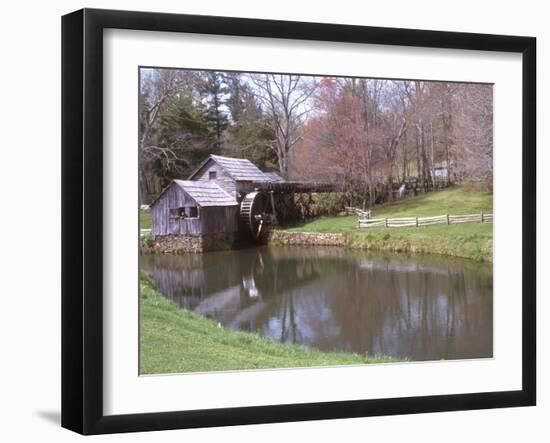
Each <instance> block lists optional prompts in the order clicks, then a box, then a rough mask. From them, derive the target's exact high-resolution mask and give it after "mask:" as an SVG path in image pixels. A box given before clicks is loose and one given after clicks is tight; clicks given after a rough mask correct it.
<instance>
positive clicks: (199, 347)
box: [140, 277, 397, 374]
mask: <svg viewBox="0 0 550 443" xmlns="http://www.w3.org/2000/svg"><path fill="white" fill-rule="evenodd" d="M140 289H141V291H140V294H141V296H140V301H141V306H140V319H141V320H140V345H141V348H140V373H141V374H166V373H177V372H204V371H228V370H243V369H259V368H297V367H311V366H337V365H346V364H366V363H389V362H392V361H397V360H396V359H392V358H390V357H383V356H381V357H374V356H373V357H370V356H366V355H359V354H343V353H328V352H320V351H316V350H313V349H308V348H305V347H302V346H296V345H283V344H280V343H277V342H275V341H273V340H271V339H269V338H266V337H262V336H260V335H258V334H252V333H247V332H236V331H232V330H229V329H226V328H223V327H218V324H217V323H216V322H215V321H213V320H210V319H207V318H205V317H202V316H200V315H197V314H194V313H192V312H190V311H187V310H184V309H182V308H180V307H178V306H177V305H176V304H174V303H173V302H171V301H169V300H168V299H166V298H165V297H164V296H163V295H162V294H160V293H159V292H158V291H157V290H156V289H155V288H154V286H153V284H152V282H151V280H149V279H148V278H147V277H142V278H141V281H140Z"/></svg>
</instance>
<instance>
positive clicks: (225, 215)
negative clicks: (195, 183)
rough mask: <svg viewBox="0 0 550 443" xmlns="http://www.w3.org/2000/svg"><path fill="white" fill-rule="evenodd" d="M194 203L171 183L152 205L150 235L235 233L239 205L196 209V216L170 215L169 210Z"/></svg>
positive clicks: (193, 204)
mask: <svg viewBox="0 0 550 443" xmlns="http://www.w3.org/2000/svg"><path fill="white" fill-rule="evenodd" d="M186 206H197V204H196V202H195V201H194V200H193V199H192V198H191V197H190V196H189V195H188V194H187V193H186V192H185V191H184V190H183V189H181V188H180V187H179V186H178V185H176V184H175V183H173V184H172V185H170V187H169V188H168V189H167V190H166V192H164V194H163V195H162V196H161V197H160V199H159V200H158V201H157V202H156V203H155V204H154V205H153V207H152V208H151V216H152V231H151V234H152V235H169V234H172V235H178V234H186V235H198V234H215V233H234V232H237V229H238V214H237V212H238V206H236V205H235V206H220V207H217V206H214V207H203V208H199V217H198V218H185V219H182V218H179V217H177V218H176V217H171V216H170V209H175V208H182V207H186Z"/></svg>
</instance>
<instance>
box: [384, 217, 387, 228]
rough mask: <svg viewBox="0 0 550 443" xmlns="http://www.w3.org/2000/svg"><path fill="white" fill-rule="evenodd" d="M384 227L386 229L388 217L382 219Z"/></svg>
mask: <svg viewBox="0 0 550 443" xmlns="http://www.w3.org/2000/svg"><path fill="white" fill-rule="evenodd" d="M384 227H386V228H387V227H388V217H386V218H385V219H384Z"/></svg>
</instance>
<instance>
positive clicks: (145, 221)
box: [139, 211, 151, 229]
mask: <svg viewBox="0 0 550 443" xmlns="http://www.w3.org/2000/svg"><path fill="white" fill-rule="evenodd" d="M139 229H151V213H150V212H145V211H139Z"/></svg>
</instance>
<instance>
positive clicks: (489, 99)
mask: <svg viewBox="0 0 550 443" xmlns="http://www.w3.org/2000/svg"><path fill="white" fill-rule="evenodd" d="M138 118H139V148H138V149H139V190H140V202H139V204H140V207H139V217H140V233H139V236H140V239H139V242H140V294H139V297H140V314H139V315H140V351H139V356H140V357H139V358H140V363H139V366H140V374H142V375H146V374H167V373H188V372H209V371H235V370H252V369H279V368H306V367H318V366H339V365H362V364H380V363H403V362H405V363H406V362H415V361H436V360H457V359H480V358H491V357H492V356H493V268H492V260H493V225H492V221H493V215H492V208H493V196H492V184H493V85H492V84H487V83H459V82H445V81H423V80H416V79H381V78H356V77H335V76H330V75H315V76H313V75H300V74H289V73H251V72H226V71H207V70H194V69H176V68H163V67H140V68H139V116H138Z"/></svg>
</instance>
